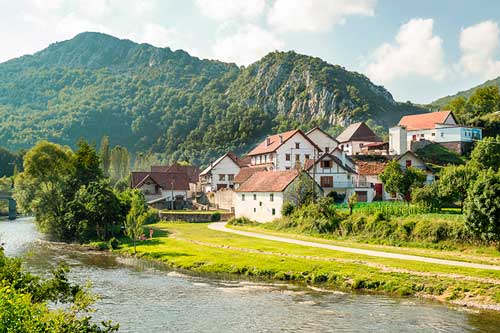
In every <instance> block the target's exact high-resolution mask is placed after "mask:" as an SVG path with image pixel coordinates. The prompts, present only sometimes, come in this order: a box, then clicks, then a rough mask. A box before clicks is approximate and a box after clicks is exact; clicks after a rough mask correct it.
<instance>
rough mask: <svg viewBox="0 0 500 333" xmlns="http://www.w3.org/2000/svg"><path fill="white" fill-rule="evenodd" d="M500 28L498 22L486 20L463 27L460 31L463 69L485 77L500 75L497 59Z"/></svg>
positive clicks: (499, 63)
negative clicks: (495, 57)
mask: <svg viewBox="0 0 500 333" xmlns="http://www.w3.org/2000/svg"><path fill="white" fill-rule="evenodd" d="M499 37H500V29H499V28H498V23H496V22H493V21H484V22H481V23H478V24H476V25H473V26H470V27H468V28H466V29H463V30H462V31H461V33H460V49H461V50H462V56H461V58H460V65H461V69H462V70H463V71H464V72H466V73H471V74H480V75H482V76H483V77H485V78H491V77H496V76H498V75H500V61H498V60H495V59H494V56H495V52H496V51H497V49H498V42H499Z"/></svg>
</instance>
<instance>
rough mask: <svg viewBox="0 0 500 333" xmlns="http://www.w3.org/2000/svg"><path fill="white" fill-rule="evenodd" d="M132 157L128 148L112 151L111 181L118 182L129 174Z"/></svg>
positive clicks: (118, 148) (117, 147) (117, 148)
mask: <svg viewBox="0 0 500 333" xmlns="http://www.w3.org/2000/svg"><path fill="white" fill-rule="evenodd" d="M129 168H130V155H129V153H128V150H127V148H124V147H122V146H116V147H114V148H113V149H112V150H111V179H112V180H113V182H117V181H119V180H120V179H122V178H124V177H125V176H127V175H128V174H129V170H130V169H129Z"/></svg>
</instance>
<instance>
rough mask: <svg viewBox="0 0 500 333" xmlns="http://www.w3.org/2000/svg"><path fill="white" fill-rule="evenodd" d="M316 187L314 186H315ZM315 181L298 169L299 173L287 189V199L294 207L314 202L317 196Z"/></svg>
mask: <svg viewBox="0 0 500 333" xmlns="http://www.w3.org/2000/svg"><path fill="white" fill-rule="evenodd" d="M315 187H316V188H315ZM317 187H318V186H317V184H316V182H315V181H314V180H313V179H312V178H311V176H309V175H308V174H307V173H306V172H303V171H299V175H298V176H297V178H296V180H295V181H294V182H293V183H292V185H291V186H290V190H289V200H290V202H291V203H292V204H293V205H294V206H295V207H300V206H302V205H304V204H308V203H311V202H314V200H315V199H316V198H317V197H318V191H320V190H321V189H318V188H317Z"/></svg>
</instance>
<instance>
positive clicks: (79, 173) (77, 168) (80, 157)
mask: <svg viewBox="0 0 500 333" xmlns="http://www.w3.org/2000/svg"><path fill="white" fill-rule="evenodd" d="M100 164H101V163H100V161H99V156H98V155H97V152H96V150H95V147H93V146H91V145H89V144H88V143H87V142H86V141H84V140H79V141H78V143H77V149H76V150H75V153H74V157H73V165H74V167H73V168H72V170H73V171H74V174H73V176H72V177H71V178H72V179H71V180H72V182H73V183H74V184H75V186H76V189H78V188H79V187H80V186H82V185H88V184H90V183H91V182H95V181H99V180H100V179H102V177H103V172H102V169H101V166H100Z"/></svg>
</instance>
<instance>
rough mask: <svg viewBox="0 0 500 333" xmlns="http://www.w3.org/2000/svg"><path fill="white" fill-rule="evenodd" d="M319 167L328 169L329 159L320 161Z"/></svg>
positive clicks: (330, 162) (330, 163) (329, 166)
mask: <svg viewBox="0 0 500 333" xmlns="http://www.w3.org/2000/svg"><path fill="white" fill-rule="evenodd" d="M321 167H322V168H324V169H330V168H331V167H332V161H330V160H323V161H321Z"/></svg>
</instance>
